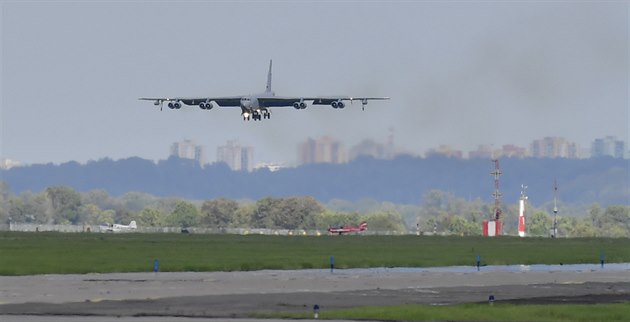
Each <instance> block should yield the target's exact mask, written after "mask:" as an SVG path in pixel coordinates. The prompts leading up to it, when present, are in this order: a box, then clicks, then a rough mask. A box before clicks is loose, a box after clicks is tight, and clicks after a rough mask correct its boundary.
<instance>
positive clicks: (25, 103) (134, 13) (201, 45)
mask: <svg viewBox="0 0 630 322" xmlns="http://www.w3.org/2000/svg"><path fill="white" fill-rule="evenodd" d="M0 3H1V9H2V17H1V18H2V19H1V21H2V22H1V36H2V43H1V46H2V52H1V62H2V65H1V75H2V78H1V88H2V92H1V95H2V97H1V98H2V100H1V104H2V105H1V109H0V117H1V126H2V129H1V136H0V157H1V158H9V159H13V160H18V161H21V162H24V163H46V162H55V163H60V162H65V161H69V160H76V161H79V162H86V161H88V160H98V159H100V158H103V157H111V158H114V159H120V158H127V157H131V156H139V157H142V158H146V159H153V160H158V159H164V158H166V157H167V156H168V149H169V146H170V145H171V144H172V143H173V142H175V141H179V140H183V139H192V140H194V141H196V142H197V143H198V144H201V145H205V146H206V147H207V148H208V154H209V155H208V159H209V160H210V161H214V159H215V152H216V146H217V145H222V144H224V143H225V142H226V141H227V140H235V139H236V140H239V141H240V143H241V144H243V145H251V146H254V151H255V159H256V160H257V161H266V162H270V161H278V162H286V163H289V164H290V163H293V162H295V160H296V158H297V145H298V144H299V143H300V142H302V141H304V140H305V139H306V138H308V137H319V136H323V135H330V136H332V137H335V138H338V139H340V140H342V141H343V143H344V144H345V146H346V147H351V146H352V145H354V144H356V143H358V142H359V141H361V140H362V139H365V138H371V139H374V140H377V141H381V142H385V141H386V139H387V135H388V129H389V128H390V127H392V128H394V129H395V141H396V144H397V145H398V146H400V147H402V148H403V149H404V150H406V151H409V152H411V153H415V154H421V153H423V152H424V151H425V150H427V149H429V148H433V147H437V146H439V145H440V144H447V145H451V146H453V147H455V148H458V149H461V150H464V151H468V150H472V149H475V148H476V147H477V146H478V145H479V144H492V145H494V146H496V147H499V146H501V145H502V144H516V145H520V146H523V147H526V146H528V145H529V143H530V142H531V141H532V140H534V139H539V138H542V137H545V136H563V137H566V138H568V139H569V140H572V141H575V142H577V143H578V144H579V145H580V146H582V147H589V146H590V143H591V142H592V141H593V139H595V138H599V137H604V136H607V135H614V136H617V137H618V138H619V139H623V140H626V141H630V140H629V138H628V128H629V126H630V125H629V124H630V119H629V116H628V114H629V113H628V110H629V105H628V91H629V88H628V74H629V68H628V35H629V31H628V15H629V9H628V8H629V5H628V2H627V1H592V2H591V1H549V2H547V1H479V2H477V1H416V2H411V1H366V2H358V1H299V2H298V1H160V2H151V1H0ZM269 59H273V62H274V69H273V89H274V91H275V92H276V94H277V95H283V96H313V95H352V96H390V97H391V98H392V99H391V100H390V101H387V102H371V103H370V104H369V105H368V106H367V108H366V111H365V112H362V111H361V108H360V104H356V103H355V105H354V106H349V107H348V108H346V109H344V110H333V109H332V108H330V107H327V106H317V107H309V108H308V109H306V110H301V111H296V110H294V109H292V108H289V109H286V108H281V109H276V110H275V111H274V114H273V117H272V119H271V120H265V121H262V122H253V121H251V122H243V120H242V119H241V118H240V111H239V110H238V109H216V108H215V109H213V110H212V111H202V110H200V109H199V108H192V107H188V108H182V109H181V110H179V111H172V110H169V109H168V108H166V109H165V110H164V111H163V112H160V111H159V110H158V109H156V108H155V107H154V106H153V104H152V103H151V102H145V101H139V100H138V99H137V98H138V97H147V96H148V97H152V96H157V97H160V96H165V97H169V96H171V97H172V96H225V95H240V94H249V93H256V92H260V91H263V90H264V86H265V81H266V73H267V68H268V63H269Z"/></svg>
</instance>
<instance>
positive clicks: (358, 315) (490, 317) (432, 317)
mask: <svg viewBox="0 0 630 322" xmlns="http://www.w3.org/2000/svg"><path fill="white" fill-rule="evenodd" d="M255 317H258V318H290V319H311V318H313V313H312V312H309V313H273V314H256V316H255ZM319 318H320V319H341V320H343V319H347V320H378V321H531V322H536V321H544V322H555V321H585V322H586V321H588V322H595V321H630V302H628V303H623V304H559V305H514V304H500V303H495V304H494V305H492V306H491V305H489V304H460V305H452V306H450V305H449V306H430V305H400V306H370V307H359V308H353V309H345V310H333V311H326V310H325V309H322V310H320V313H319Z"/></svg>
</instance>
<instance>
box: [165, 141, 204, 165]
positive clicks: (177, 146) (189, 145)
mask: <svg viewBox="0 0 630 322" xmlns="http://www.w3.org/2000/svg"><path fill="white" fill-rule="evenodd" d="M170 155H171V156H175V157H178V158H181V159H189V160H195V161H197V162H199V165H200V166H201V167H204V166H205V165H206V163H207V159H206V148H205V147H204V146H201V145H196V144H195V142H194V141H192V140H184V141H180V142H175V143H173V144H172V145H171V151H170Z"/></svg>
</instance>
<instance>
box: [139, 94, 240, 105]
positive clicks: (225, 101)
mask: <svg viewBox="0 0 630 322" xmlns="http://www.w3.org/2000/svg"><path fill="white" fill-rule="evenodd" d="M139 99H140V100H143V101H154V102H155V105H160V104H162V102H181V103H184V104H186V105H199V104H201V103H210V102H215V103H216V104H217V105H219V107H236V106H241V96H225V97H155V98H151V97H141V98H139Z"/></svg>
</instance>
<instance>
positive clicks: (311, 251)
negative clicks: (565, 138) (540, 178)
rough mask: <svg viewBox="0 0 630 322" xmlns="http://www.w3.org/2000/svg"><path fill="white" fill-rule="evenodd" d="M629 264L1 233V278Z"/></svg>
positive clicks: (590, 243)
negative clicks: (332, 264)
mask: <svg viewBox="0 0 630 322" xmlns="http://www.w3.org/2000/svg"><path fill="white" fill-rule="evenodd" d="M602 252H604V254H605V256H606V262H616V263H619V262H630V239H597V238H580V239H549V238H518V237H498V238H483V237H437V236H436V237H433V236H432V237H420V236H336V235H335V236H320V237H314V236H312V237H306V236H262V235H247V236H240V235H195V234H139V233H131V234H111V233H110V234H103V233H51V232H46V233H41V232H40V233H19V232H2V233H0V275H29V274H48V273H61V274H68V273H92V272H98V273H107V272H142V271H151V270H152V269H153V261H154V259H158V260H159V263H160V271H172V272H175V271H242V270H245V271H247V270H260V269H304V268H327V267H329V258H330V256H331V255H332V256H335V267H337V268H354V267H431V266H450V265H470V266H473V265H475V258H476V256H477V255H479V256H481V263H482V265H504V264H558V263H560V262H562V263H566V264H568V263H599V256H600V254H601V253H602Z"/></svg>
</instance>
